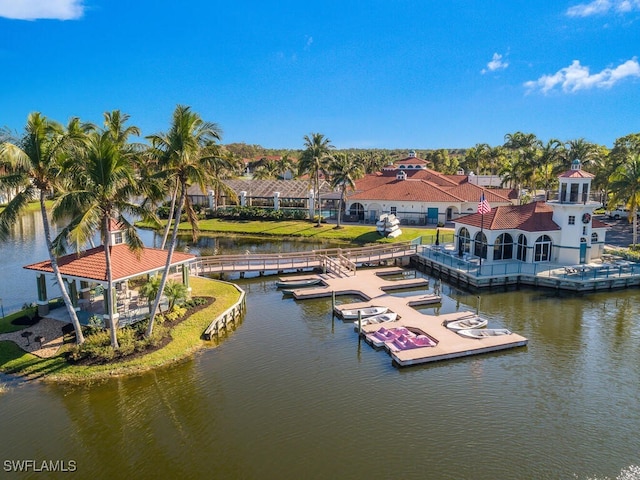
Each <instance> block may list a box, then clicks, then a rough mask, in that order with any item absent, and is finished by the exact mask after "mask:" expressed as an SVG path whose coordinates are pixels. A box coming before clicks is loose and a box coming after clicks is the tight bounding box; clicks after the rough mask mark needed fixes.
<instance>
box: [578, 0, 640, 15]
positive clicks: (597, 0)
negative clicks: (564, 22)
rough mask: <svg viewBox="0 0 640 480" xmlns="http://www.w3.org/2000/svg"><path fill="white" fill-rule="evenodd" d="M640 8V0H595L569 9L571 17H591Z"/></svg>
mask: <svg viewBox="0 0 640 480" xmlns="http://www.w3.org/2000/svg"><path fill="white" fill-rule="evenodd" d="M633 10H640V0H593V1H592V2H590V3H579V4H578V5H574V6H573V7H569V8H568V9H567V15H568V16H569V17H590V16H592V15H604V14H607V13H609V12H611V11H613V12H617V13H628V12H631V11H633Z"/></svg>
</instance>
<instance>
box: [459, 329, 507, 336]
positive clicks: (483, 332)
mask: <svg viewBox="0 0 640 480" xmlns="http://www.w3.org/2000/svg"><path fill="white" fill-rule="evenodd" d="M457 333H458V335H461V336H463V337H467V338H487V337H498V336H500V335H511V330H507V329H506V328H468V329H463V330H458V332H457Z"/></svg>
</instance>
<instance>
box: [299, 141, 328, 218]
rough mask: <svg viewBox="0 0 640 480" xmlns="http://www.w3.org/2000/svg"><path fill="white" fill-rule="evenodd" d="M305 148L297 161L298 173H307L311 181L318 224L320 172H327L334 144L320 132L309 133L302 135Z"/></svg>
mask: <svg viewBox="0 0 640 480" xmlns="http://www.w3.org/2000/svg"><path fill="white" fill-rule="evenodd" d="M304 146H305V150H304V152H302V156H301V157H300V161H299V162H298V173H299V174H300V175H303V174H305V173H308V174H309V175H310V177H311V180H312V182H313V199H314V203H315V206H314V210H315V211H316V212H317V217H318V224H317V225H316V226H317V227H319V226H320V222H321V220H322V215H321V208H322V207H321V204H320V174H321V173H323V174H326V173H327V167H328V165H329V162H330V161H331V159H332V158H333V157H332V156H331V150H332V149H333V148H334V146H333V145H332V144H331V140H329V139H328V138H326V137H325V136H324V135H323V134H322V133H311V135H305V136H304Z"/></svg>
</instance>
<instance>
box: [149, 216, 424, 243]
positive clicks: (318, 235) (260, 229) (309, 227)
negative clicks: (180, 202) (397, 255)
mask: <svg viewBox="0 0 640 480" xmlns="http://www.w3.org/2000/svg"><path fill="white" fill-rule="evenodd" d="M198 225H199V227H200V231H201V232H202V233H230V234H242V235H254V236H271V235H273V236H279V237H294V238H299V239H305V238H308V239H327V240H336V241H344V242H351V243H356V244H361V245H362V244H367V243H394V242H405V241H409V240H413V239H414V238H417V237H420V236H432V235H434V234H435V231H436V230H435V228H429V229H427V228H406V227H402V235H400V236H399V237H396V238H393V239H390V238H383V237H381V236H380V235H378V233H377V232H376V227H375V226H374V225H343V226H342V228H339V229H336V228H335V227H336V225H335V224H329V223H323V224H321V226H320V227H317V226H316V224H315V223H311V222H308V221H304V220H282V221H260V220H223V219H218V218H214V219H208V220H201V221H200V222H199V223H198ZM140 226H142V227H145V225H144V224H140ZM146 226H147V227H148V225H146ZM190 229H191V227H190V225H189V224H188V223H187V222H183V223H181V224H180V230H184V232H185V233H187V232H189V231H190Z"/></svg>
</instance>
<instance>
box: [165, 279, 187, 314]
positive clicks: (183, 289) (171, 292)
mask: <svg viewBox="0 0 640 480" xmlns="http://www.w3.org/2000/svg"><path fill="white" fill-rule="evenodd" d="M187 294H188V290H187V286H186V285H185V284H184V283H181V282H176V281H175V280H169V281H168V282H167V285H166V286H165V287H164V295H165V297H167V300H168V301H169V307H168V310H169V311H171V310H173V307H174V306H175V305H176V303H178V302H181V301H184V300H186V298H187Z"/></svg>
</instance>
